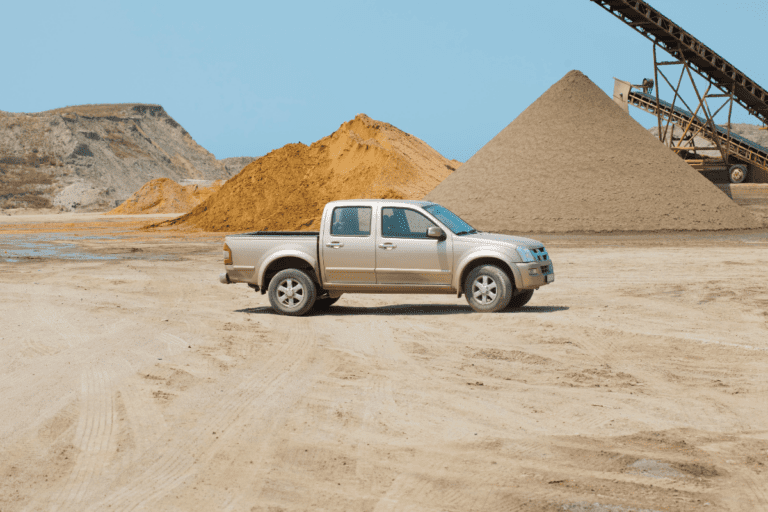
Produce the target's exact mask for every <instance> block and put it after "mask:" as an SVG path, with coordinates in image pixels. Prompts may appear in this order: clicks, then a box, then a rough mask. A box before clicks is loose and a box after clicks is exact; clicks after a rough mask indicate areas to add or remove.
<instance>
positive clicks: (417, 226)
mask: <svg viewBox="0 0 768 512" xmlns="http://www.w3.org/2000/svg"><path fill="white" fill-rule="evenodd" d="M434 225H435V224H434V223H433V222H432V221H431V220H429V219H428V218H426V217H425V216H423V215H422V214H420V213H419V212H417V211H415V210H411V209H409V208H382V209H381V235H382V236H384V237H387V238H427V229H428V228H431V227H432V226H434Z"/></svg>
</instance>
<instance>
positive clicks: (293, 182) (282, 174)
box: [160, 114, 459, 231]
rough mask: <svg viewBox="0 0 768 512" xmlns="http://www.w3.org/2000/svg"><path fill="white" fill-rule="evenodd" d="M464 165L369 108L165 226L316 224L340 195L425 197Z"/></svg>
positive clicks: (259, 163) (243, 175) (286, 149)
mask: <svg viewBox="0 0 768 512" xmlns="http://www.w3.org/2000/svg"><path fill="white" fill-rule="evenodd" d="M457 165H459V162H456V161H451V160H448V159H446V158H445V157H443V156H442V155H440V153H438V152H437V151H435V150H434V149H432V148H431V147H430V146H429V145H427V144H426V143H425V142H423V141H422V140H420V139H418V138H416V137H414V136H412V135H410V134H407V133H405V132H403V131H401V130H399V129H397V128H395V127H394V126H392V125H390V124H387V123H382V122H380V121H375V120H373V119H371V118H370V117H368V116H366V115H365V114H358V115H357V116H356V117H355V118H354V119H353V120H351V121H348V122H346V123H344V124H342V125H341V127H340V128H339V129H338V130H337V131H336V132H334V133H333V134H331V135H329V136H328V137H325V138H323V139H320V140H319V141H317V142H315V143H313V144H312V145H310V146H307V145H305V144H301V143H298V144H288V145H286V146H283V147H282V148H280V149H276V150H275V151H272V152H271V153H269V154H267V155H265V156H263V157H261V158H259V159H257V160H254V161H253V162H251V163H250V164H248V165H247V166H246V167H245V168H244V169H243V170H242V171H240V173H239V174H238V175H237V176H235V177H233V178H231V179H230V180H229V181H227V182H226V183H225V184H224V186H223V187H222V188H221V190H219V191H218V192H217V193H216V194H214V195H212V196H211V197H210V198H209V199H208V200H207V201H205V202H203V203H202V204H200V205H199V206H197V207H196V208H195V209H194V210H192V211H191V212H189V213H188V214H187V215H184V216H182V217H180V218H178V219H174V220H172V221H168V222H164V223H161V224H160V225H184V226H194V227H196V228H197V229H203V230H205V231H245V230H272V231H276V230H302V229H303V230H316V229H318V227H319V223H320V215H321V213H322V209H323V206H325V203H327V202H328V201H333V200H336V199H361V198H397V199H422V198H423V197H424V196H425V195H426V194H427V193H428V192H429V191H430V190H432V189H433V188H434V187H435V186H437V184H438V183H440V182H441V181H443V180H444V179H445V178H446V177H447V176H448V175H450V174H451V173H452V172H453V169H455V168H456V167H457Z"/></svg>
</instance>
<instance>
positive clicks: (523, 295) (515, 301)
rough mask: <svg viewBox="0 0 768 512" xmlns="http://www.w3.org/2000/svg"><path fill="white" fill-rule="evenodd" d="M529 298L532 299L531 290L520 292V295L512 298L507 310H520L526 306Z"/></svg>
mask: <svg viewBox="0 0 768 512" xmlns="http://www.w3.org/2000/svg"><path fill="white" fill-rule="evenodd" d="M531 297H533V290H522V291H520V293H517V294H515V295H513V296H512V299H511V300H510V301H509V305H508V306H507V309H515V308H521V307H523V306H525V305H526V304H528V301H529V300H531Z"/></svg>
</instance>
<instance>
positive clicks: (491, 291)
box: [472, 276, 498, 304]
mask: <svg viewBox="0 0 768 512" xmlns="http://www.w3.org/2000/svg"><path fill="white" fill-rule="evenodd" d="M497 294H498V287H497V286H496V281H494V280H493V279H492V278H491V277H490V276H479V277H478V278H477V279H475V282H474V283H472V296H473V297H474V298H475V300H476V301H477V302H479V303H480V304H490V303H491V302H493V301H494V300H496V295H497Z"/></svg>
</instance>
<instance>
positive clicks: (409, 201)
mask: <svg viewBox="0 0 768 512" xmlns="http://www.w3.org/2000/svg"><path fill="white" fill-rule="evenodd" d="M380 203H399V204H415V205H417V206H427V205H430V204H434V203H432V201H417V200H415V199H342V200H339V201H331V202H329V203H328V204H334V205H336V204H338V205H346V204H356V205H359V204H365V205H368V204H370V205H374V204H380Z"/></svg>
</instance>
